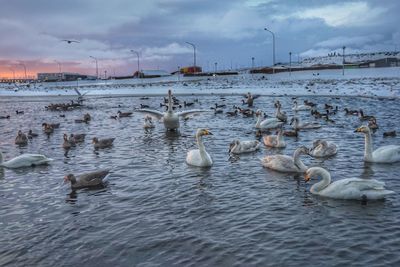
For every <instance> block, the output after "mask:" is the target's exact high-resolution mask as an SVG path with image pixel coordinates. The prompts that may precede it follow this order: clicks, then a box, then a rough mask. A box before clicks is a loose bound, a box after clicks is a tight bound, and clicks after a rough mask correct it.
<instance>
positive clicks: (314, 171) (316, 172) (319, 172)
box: [304, 167, 330, 182]
mask: <svg viewBox="0 0 400 267" xmlns="http://www.w3.org/2000/svg"><path fill="white" fill-rule="evenodd" d="M323 175H325V176H326V175H328V176H330V175H329V172H328V171H327V170H325V169H324V168H321V167H311V168H308V169H307V171H306V172H305V173H304V181H306V182H308V181H310V180H311V178H312V177H315V176H323Z"/></svg>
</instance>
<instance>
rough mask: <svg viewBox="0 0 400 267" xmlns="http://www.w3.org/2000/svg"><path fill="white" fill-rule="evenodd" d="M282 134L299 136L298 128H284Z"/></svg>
mask: <svg viewBox="0 0 400 267" xmlns="http://www.w3.org/2000/svg"><path fill="white" fill-rule="evenodd" d="M283 135H284V136H287V137H298V136H299V130H298V129H294V130H293V131H291V130H285V131H283Z"/></svg>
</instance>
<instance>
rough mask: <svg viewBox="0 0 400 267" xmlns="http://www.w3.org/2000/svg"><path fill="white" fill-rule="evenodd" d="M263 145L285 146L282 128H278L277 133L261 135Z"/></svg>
mask: <svg viewBox="0 0 400 267" xmlns="http://www.w3.org/2000/svg"><path fill="white" fill-rule="evenodd" d="M263 141H264V145H266V146H269V147H286V142H285V140H284V138H283V129H282V128H280V129H279V130H278V133H277V135H266V136H264V137H263Z"/></svg>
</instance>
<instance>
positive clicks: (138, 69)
mask: <svg viewBox="0 0 400 267" xmlns="http://www.w3.org/2000/svg"><path fill="white" fill-rule="evenodd" d="M131 52H132V53H135V54H136V56H137V73H138V78H139V71H140V68H139V67H140V62H139V52H138V51H135V50H131Z"/></svg>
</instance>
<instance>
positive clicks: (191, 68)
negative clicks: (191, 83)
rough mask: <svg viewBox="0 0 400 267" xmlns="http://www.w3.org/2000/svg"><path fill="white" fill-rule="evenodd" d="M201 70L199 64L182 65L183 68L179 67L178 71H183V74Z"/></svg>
mask: <svg viewBox="0 0 400 267" xmlns="http://www.w3.org/2000/svg"><path fill="white" fill-rule="evenodd" d="M202 71H203V70H202V69H201V67H199V66H190V67H183V68H181V69H180V72H181V73H183V74H187V73H198V72H202Z"/></svg>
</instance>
